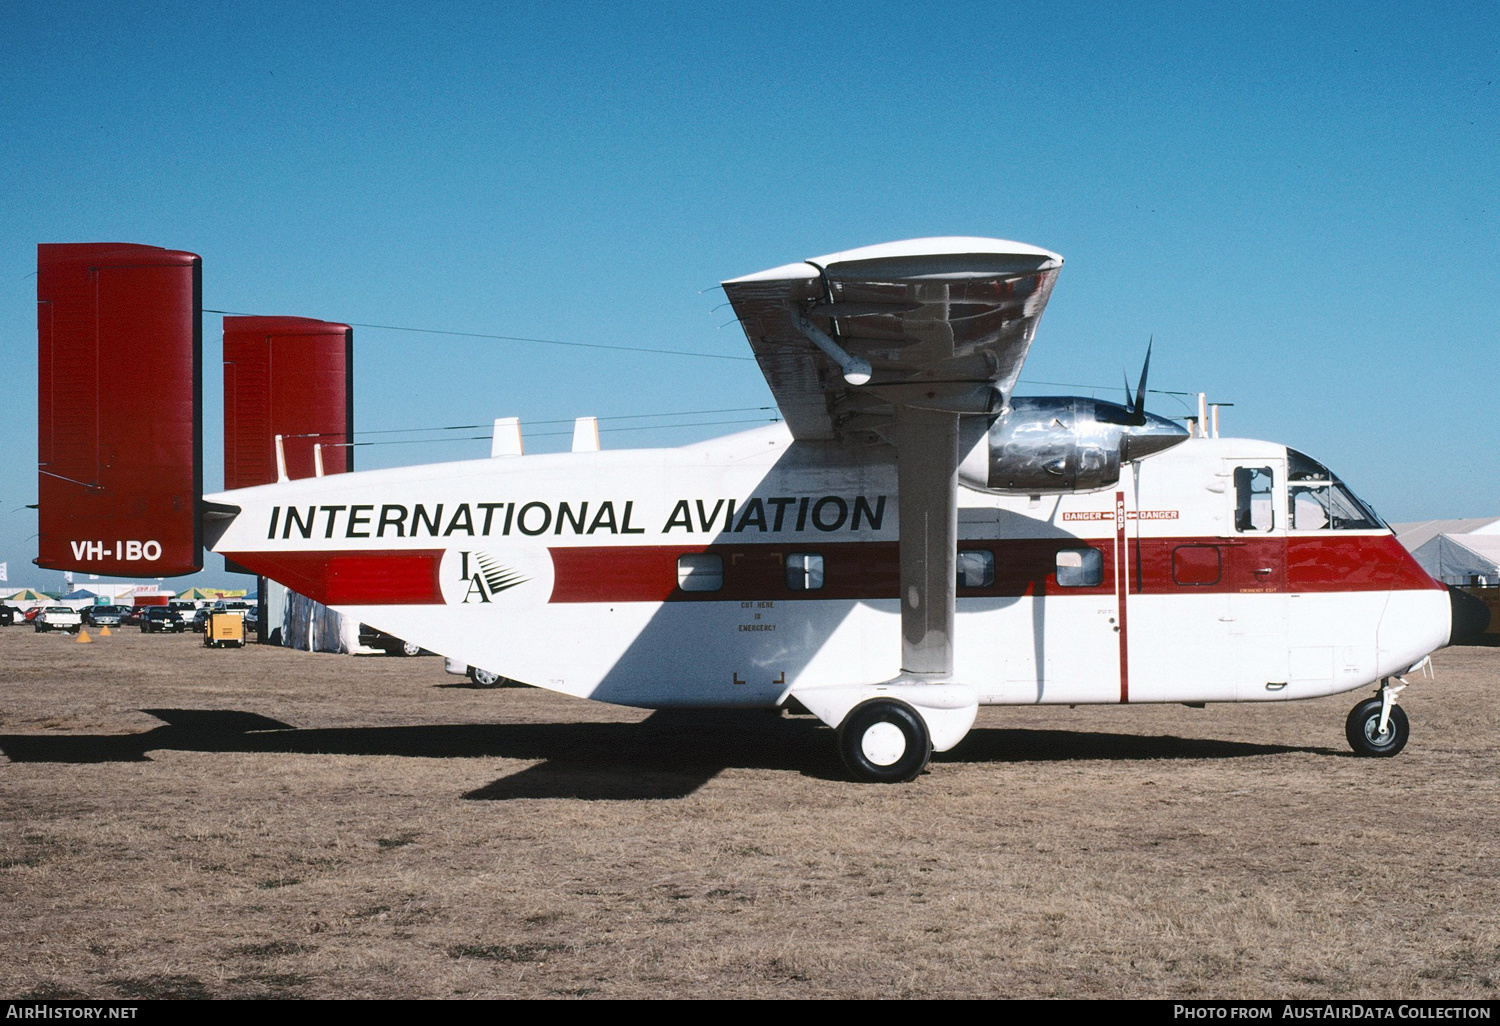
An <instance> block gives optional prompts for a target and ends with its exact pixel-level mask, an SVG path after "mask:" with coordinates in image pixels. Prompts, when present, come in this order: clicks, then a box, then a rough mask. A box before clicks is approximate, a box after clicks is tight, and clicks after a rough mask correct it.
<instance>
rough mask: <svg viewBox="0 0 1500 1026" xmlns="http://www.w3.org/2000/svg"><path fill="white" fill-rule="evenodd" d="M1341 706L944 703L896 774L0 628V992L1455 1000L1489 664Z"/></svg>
mask: <svg viewBox="0 0 1500 1026" xmlns="http://www.w3.org/2000/svg"><path fill="white" fill-rule="evenodd" d="M1434 662H1435V664H1436V679H1435V680H1432V681H1421V682H1419V683H1415V684H1414V685H1413V687H1412V688H1411V689H1410V690H1409V691H1408V692H1407V693H1406V695H1404V696H1403V700H1404V701H1403V704H1404V705H1405V706H1406V708H1407V710H1408V711H1409V712H1410V714H1411V718H1412V741H1411V744H1410V746H1409V747H1408V748H1407V750H1406V752H1405V753H1403V754H1402V755H1400V756H1399V757H1397V758H1395V759H1391V760H1367V759H1358V758H1354V757H1353V756H1352V755H1351V754H1350V753H1349V751H1348V750H1347V746H1346V744H1345V742H1344V739H1343V723H1344V715H1345V713H1346V712H1347V711H1348V709H1349V707H1350V706H1352V705H1353V704H1354V701H1355V699H1356V698H1357V697H1362V696H1358V695H1345V696H1339V697H1337V698H1333V699H1327V700H1323V701H1317V702H1308V703H1298V704H1289V705H1266V706H1258V707H1249V706H1209V707H1208V708H1207V709H1187V708H1182V707H1163V708H1158V707H1149V706H1147V707H1137V708H1131V709H1117V708H1080V709H1076V710H1069V709H1067V708H1061V709H986V710H982V711H981V714H980V719H979V723H978V725H977V727H976V728H975V730H974V732H973V733H972V734H971V735H970V736H969V737H968V739H966V740H965V741H964V743H963V744H962V745H961V746H960V747H959V748H958V749H956V750H955V751H953V752H950V753H948V754H947V755H944V756H939V757H938V758H937V759H935V760H934V762H933V765H932V768H931V771H930V772H929V773H928V774H926V775H925V776H923V777H922V778H921V779H919V780H918V781H916V782H915V783H913V784H910V785H904V786H873V785H861V784H854V783H850V782H847V781H846V780H844V779H843V775H842V772H841V768H840V766H839V764H838V759H837V755H836V753H835V751H834V746H833V740H832V735H831V732H829V731H828V730H827V729H826V728H823V727H821V726H819V725H818V724H817V723H816V721H814V720H812V719H810V718H808V717H774V716H772V715H770V714H768V713H763V712H758V713H752V714H738V715H734V716H712V717H710V716H695V715H667V714H661V713H658V714H649V713H646V712H642V711H637V710H630V709H621V708H616V707H612V706H604V705H597V704H593V703H587V702H580V701H577V700H574V699H568V698H563V697H560V696H556V695H552V694H549V693H547V692H543V691H536V690H531V689H506V690H489V691H486V690H478V689H474V688H471V687H468V686H467V682H466V681H463V680H461V679H460V678H457V677H450V676H447V675H445V674H444V673H443V671H442V664H441V661H440V660H437V659H432V658H419V659H392V658H385V657H369V658H357V659H356V658H350V657H347V656H329V655H308V654H305V653H295V652H289V651H284V650H280V649H270V648H251V649H246V650H244V651H209V650H206V649H204V648H202V647H201V645H200V643H199V640H198V638H197V637H195V636H191V635H189V636H187V637H163V636H151V637H146V636H143V635H140V634H139V633H135V632H130V631H123V632H118V633H116V634H115V635H114V636H113V637H110V638H105V639H101V640H99V641H97V642H96V643H94V644H92V645H80V644H75V643H74V642H73V640H72V639H71V638H68V637H64V636H56V635H43V636H37V635H34V634H33V633H32V632H31V631H30V630H27V629H24V628H20V627H13V628H5V629H0V751H3V753H4V756H5V758H4V760H0V901H3V907H4V910H5V916H4V923H5V930H4V931H3V934H0V996H4V997H22V996H29V997H43V996H55V997H61V996H88V997H126V998H132V997H133V998H145V997H199V996H202V997H260V996H267V997H292V996H296V997H304V996H305V997H512V996H514V997H545V996H580V997H581V996H599V997H710V996H714V997H880V996H892V997H1022V996H1026V997H1036V996H1068V997H1479V998H1493V997H1495V996H1497V991H1500V774H1497V770H1500V754H1497V740H1500V738H1497V728H1500V650H1497V649H1478V648H1460V649H1449V650H1445V651H1443V652H1440V653H1438V655H1437V656H1436V657H1435V660H1434Z"/></svg>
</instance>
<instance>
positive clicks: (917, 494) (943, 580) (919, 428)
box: [896, 406, 959, 681]
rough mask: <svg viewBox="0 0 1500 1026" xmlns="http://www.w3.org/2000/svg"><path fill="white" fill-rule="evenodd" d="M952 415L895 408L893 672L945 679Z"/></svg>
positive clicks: (954, 497) (949, 662)
mask: <svg viewBox="0 0 1500 1026" xmlns="http://www.w3.org/2000/svg"><path fill="white" fill-rule="evenodd" d="M958 419H959V418H958V414H956V413H943V412H939V411H935V410H921V409H917V408H915V407H911V406H902V407H898V408H897V411H896V481H897V487H898V489H899V508H900V516H901V541H900V546H901V548H900V554H901V555H900V558H901V673H902V676H910V677H913V678H916V679H918V680H931V681H939V680H947V679H948V678H950V677H951V676H952V675H953V620H954V613H955V606H954V601H955V597H956V595H957V590H958V566H957V562H958V455H959V454H958Z"/></svg>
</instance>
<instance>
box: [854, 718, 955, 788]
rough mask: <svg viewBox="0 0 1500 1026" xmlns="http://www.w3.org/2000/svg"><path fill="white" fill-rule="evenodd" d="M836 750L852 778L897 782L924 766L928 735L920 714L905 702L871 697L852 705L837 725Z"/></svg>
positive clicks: (929, 752) (913, 776) (929, 749)
mask: <svg viewBox="0 0 1500 1026" xmlns="http://www.w3.org/2000/svg"><path fill="white" fill-rule="evenodd" d="M892 727H894V728H895V730H892V729H891V728H892ZM839 754H840V755H841V756H843V758H844V765H845V766H847V767H848V769H849V772H850V773H852V774H854V778H855V779H856V780H863V781H868V782H869V783H875V784H901V783H905V782H906V781H908V780H915V779H916V778H917V776H918V775H919V774H920V773H921V772H922V771H923V770H924V769H926V768H927V763H928V761H929V760H930V759H931V758H932V737H931V736H930V735H929V734H928V733H927V724H926V723H924V722H922V717H921V715H920V714H919V713H918V712H917V711H916V710H915V709H913V708H912V707H911V706H909V705H907V704H906V703H905V702H898V701H896V700H895V699H893V698H872V699H870V700H869V701H866V702H861V703H860V704H859V705H856V706H855V707H854V708H853V709H852V710H850V712H849V715H848V716H845V717H844V722H843V723H841V724H840V725H839Z"/></svg>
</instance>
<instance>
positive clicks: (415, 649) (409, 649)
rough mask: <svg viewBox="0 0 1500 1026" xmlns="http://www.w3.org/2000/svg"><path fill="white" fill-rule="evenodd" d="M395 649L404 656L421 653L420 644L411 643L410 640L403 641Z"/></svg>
mask: <svg viewBox="0 0 1500 1026" xmlns="http://www.w3.org/2000/svg"><path fill="white" fill-rule="evenodd" d="M396 651H397V652H398V653H399V654H401V655H404V656H419V655H421V654H422V646H421V645H413V644H412V643H411V642H410V641H403V642H401V644H400V645H398V646H397V648H396Z"/></svg>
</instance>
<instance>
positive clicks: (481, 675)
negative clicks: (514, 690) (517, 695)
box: [469, 666, 505, 688]
mask: <svg viewBox="0 0 1500 1026" xmlns="http://www.w3.org/2000/svg"><path fill="white" fill-rule="evenodd" d="M469 680H471V681H473V682H474V686H475V687H479V688H498V687H500V686H502V685H503V684H504V683H505V678H504V677H502V676H500V675H499V674H498V673H491V672H490V671H489V670H481V669H480V668H479V667H477V666H471V667H469Z"/></svg>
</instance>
